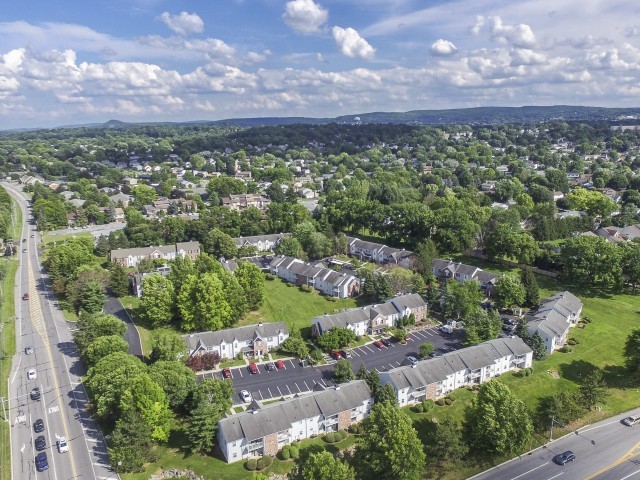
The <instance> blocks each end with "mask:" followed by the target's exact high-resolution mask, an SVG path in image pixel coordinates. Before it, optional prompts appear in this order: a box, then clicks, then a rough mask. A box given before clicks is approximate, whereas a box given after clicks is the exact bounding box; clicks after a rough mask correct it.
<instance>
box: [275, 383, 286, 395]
mask: <svg viewBox="0 0 640 480" xmlns="http://www.w3.org/2000/svg"><path fill="white" fill-rule="evenodd" d="M276 388H277V389H278V393H280V396H281V397H283V396H284V395H282V391H281V390H280V387H279V386H277V385H276Z"/></svg>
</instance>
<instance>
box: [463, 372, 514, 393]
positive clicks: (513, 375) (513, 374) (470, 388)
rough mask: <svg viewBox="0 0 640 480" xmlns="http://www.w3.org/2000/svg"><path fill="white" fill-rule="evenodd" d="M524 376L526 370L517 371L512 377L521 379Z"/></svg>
mask: <svg viewBox="0 0 640 480" xmlns="http://www.w3.org/2000/svg"><path fill="white" fill-rule="evenodd" d="M525 375H526V370H518V371H516V372H513V376H514V377H518V378H522V377H524V376H525ZM469 390H471V388H469Z"/></svg>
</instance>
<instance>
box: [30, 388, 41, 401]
mask: <svg viewBox="0 0 640 480" xmlns="http://www.w3.org/2000/svg"><path fill="white" fill-rule="evenodd" d="M29 396H30V397H31V400H40V389H39V388H38V387H35V388H33V389H32V390H31V393H30V394H29Z"/></svg>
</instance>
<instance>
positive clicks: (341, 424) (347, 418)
mask: <svg viewBox="0 0 640 480" xmlns="http://www.w3.org/2000/svg"><path fill="white" fill-rule="evenodd" d="M349 425H351V412H350V411H348V410H347V411H346V412H340V413H338V430H345V429H347V428H349Z"/></svg>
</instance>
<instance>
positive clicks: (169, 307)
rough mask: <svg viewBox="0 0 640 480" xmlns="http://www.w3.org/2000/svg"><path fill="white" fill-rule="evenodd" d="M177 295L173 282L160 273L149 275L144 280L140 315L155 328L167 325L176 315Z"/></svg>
mask: <svg viewBox="0 0 640 480" xmlns="http://www.w3.org/2000/svg"><path fill="white" fill-rule="evenodd" d="M175 302H176V295H175V291H174V289H173V283H171V281H170V280H169V279H168V278H167V277H165V276H163V275H160V274H159V273H152V274H151V275H147V276H146V277H145V278H144V280H143V282H142V297H141V299H140V308H139V309H138V312H139V315H140V316H141V317H142V318H143V320H144V321H145V322H146V323H148V324H149V325H151V326H153V327H154V328H157V327H160V326H162V325H167V324H168V323H169V322H171V320H173V317H174V316H175V310H174V309H175Z"/></svg>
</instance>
